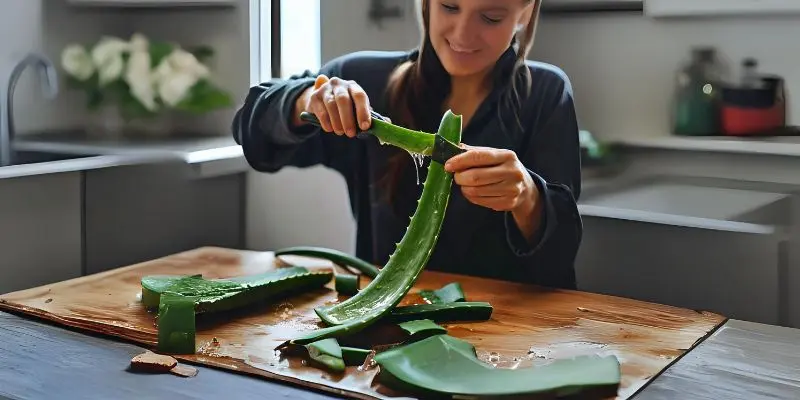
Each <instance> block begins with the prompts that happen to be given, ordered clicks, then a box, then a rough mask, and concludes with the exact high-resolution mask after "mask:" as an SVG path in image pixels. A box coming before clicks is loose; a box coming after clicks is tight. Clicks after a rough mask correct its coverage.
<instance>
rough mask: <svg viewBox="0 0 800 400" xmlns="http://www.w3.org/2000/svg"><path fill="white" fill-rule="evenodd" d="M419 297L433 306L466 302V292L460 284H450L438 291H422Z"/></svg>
mask: <svg viewBox="0 0 800 400" xmlns="http://www.w3.org/2000/svg"><path fill="white" fill-rule="evenodd" d="M419 295H420V296H421V297H422V298H423V299H424V300H425V301H427V302H429V303H431V304H437V303H455V302H457V301H466V296H465V295H464V290H463V289H462V288H461V284H460V283H458V282H452V283H448V284H447V285H444V286H442V287H441V288H439V289H436V290H420V291H419Z"/></svg>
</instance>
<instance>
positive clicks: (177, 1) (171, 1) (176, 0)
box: [67, 0, 238, 8]
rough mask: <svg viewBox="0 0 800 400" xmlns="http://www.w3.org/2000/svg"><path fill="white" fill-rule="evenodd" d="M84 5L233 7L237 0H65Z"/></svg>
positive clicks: (72, 3) (75, 4)
mask: <svg viewBox="0 0 800 400" xmlns="http://www.w3.org/2000/svg"><path fill="white" fill-rule="evenodd" d="M67 1H68V2H69V4H71V5H74V6H84V7H150V8H152V7H161V8H164V7H235V6H236V3H237V2H238V0H67Z"/></svg>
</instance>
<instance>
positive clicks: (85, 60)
mask: <svg viewBox="0 0 800 400" xmlns="http://www.w3.org/2000/svg"><path fill="white" fill-rule="evenodd" d="M61 66H62V68H64V71H66V72H67V73H68V74H70V75H72V76H73V77H75V78H76V79H78V80H80V81H85V80H87V79H89V78H90V77H91V76H92V74H94V65H93V64H92V58H91V57H90V56H89V52H88V51H86V49H85V48H84V47H83V46H81V45H78V44H73V45H69V46H67V47H66V48H64V51H63V52H62V53H61Z"/></svg>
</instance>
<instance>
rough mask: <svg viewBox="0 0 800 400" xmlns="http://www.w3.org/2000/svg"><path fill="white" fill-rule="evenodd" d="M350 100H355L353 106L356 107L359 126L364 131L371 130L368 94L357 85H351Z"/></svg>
mask: <svg viewBox="0 0 800 400" xmlns="http://www.w3.org/2000/svg"><path fill="white" fill-rule="evenodd" d="M350 98H352V99H353V104H355V107H356V118H357V119H358V126H359V127H361V130H362V131H365V130H367V129H369V127H370V125H371V118H370V114H369V110H370V106H369V97H368V96H367V92H365V91H364V89H362V88H361V86H358V85H357V84H355V83H352V84H351V85H350Z"/></svg>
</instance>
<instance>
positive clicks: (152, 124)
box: [86, 106, 172, 139]
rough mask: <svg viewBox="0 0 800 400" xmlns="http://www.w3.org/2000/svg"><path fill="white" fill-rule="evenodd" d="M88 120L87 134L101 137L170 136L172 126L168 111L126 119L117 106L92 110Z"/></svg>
mask: <svg viewBox="0 0 800 400" xmlns="http://www.w3.org/2000/svg"><path fill="white" fill-rule="evenodd" d="M88 120H89V122H88V124H87V126H86V131H87V134H88V135H89V136H92V137H96V138H99V139H123V138H143V137H163V136H168V135H169V134H170V132H171V128H172V126H171V123H170V122H171V121H170V115H169V114H167V113H163V114H160V115H156V116H152V117H140V118H129V119H126V118H124V117H123V115H122V113H121V112H120V111H119V108H118V107H116V106H104V107H101V108H100V109H98V110H93V111H90V115H89V119H88Z"/></svg>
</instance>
